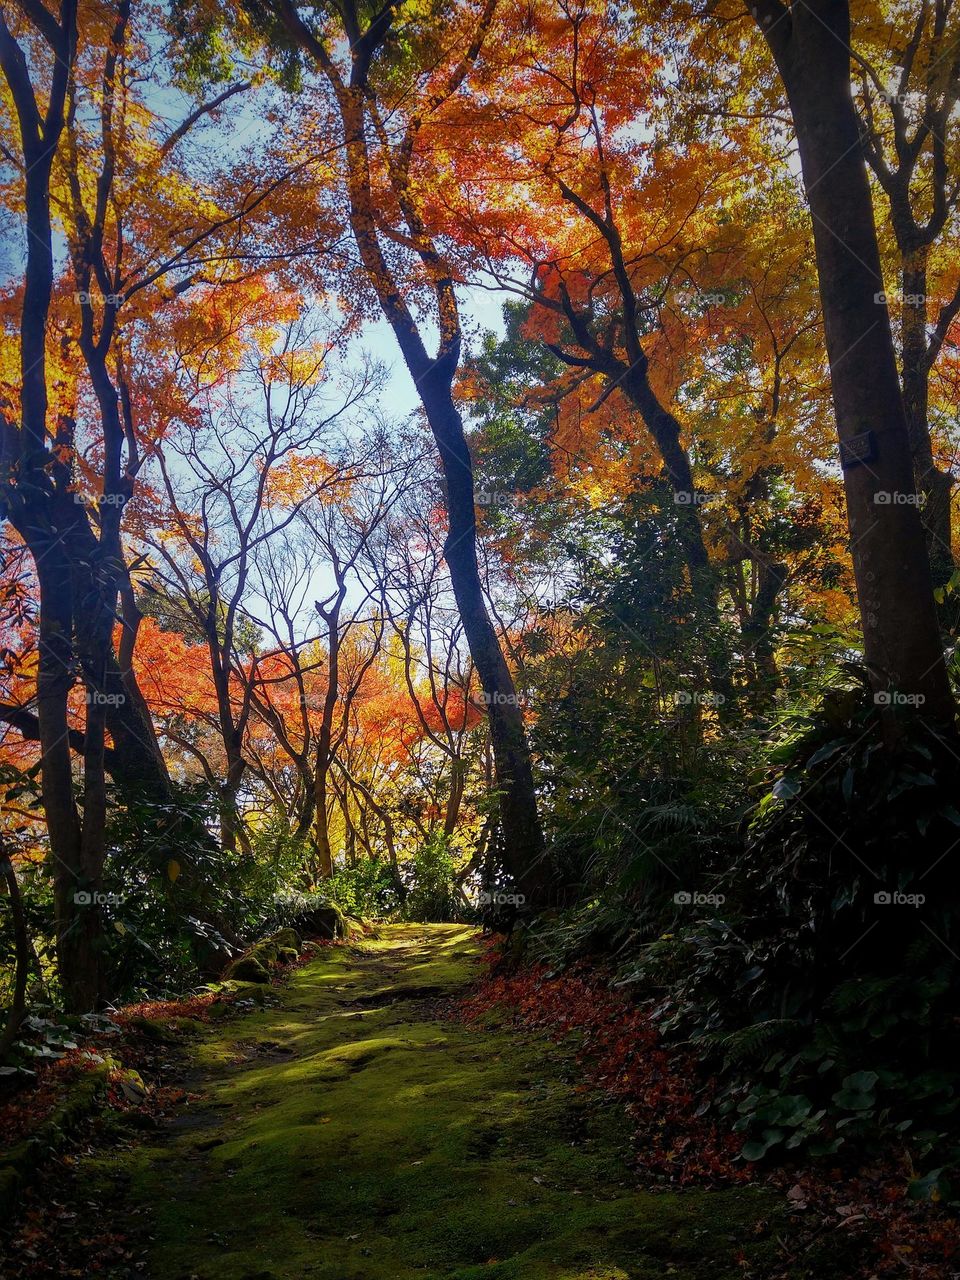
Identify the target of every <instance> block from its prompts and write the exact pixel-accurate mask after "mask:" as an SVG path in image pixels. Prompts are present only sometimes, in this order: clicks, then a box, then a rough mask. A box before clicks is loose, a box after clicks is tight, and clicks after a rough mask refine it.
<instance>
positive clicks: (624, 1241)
mask: <svg viewBox="0 0 960 1280" xmlns="http://www.w3.org/2000/svg"><path fill="white" fill-rule="evenodd" d="M477 953H478V945H477V942H476V939H475V937H474V935H473V933H472V932H471V931H470V930H469V929H466V928H462V927H459V926H455V925H432V926H419V925H396V926H391V927H389V928H385V929H384V930H383V931H382V933H381V936H380V937H379V938H378V939H375V940H373V939H367V940H364V941H363V943H362V944H360V945H356V946H349V947H346V946H345V947H336V948H333V947H332V948H326V949H324V950H323V951H322V952H321V953H319V955H318V957H317V959H315V960H314V961H313V962H311V963H310V964H308V965H307V966H305V967H304V968H302V969H299V970H297V971H296V972H295V973H294V975H293V977H292V980H291V981H290V983H289V985H288V986H286V987H285V988H284V989H283V990H282V991H281V992H280V999H281V1004H280V1005H279V1007H266V1008H264V1009H260V1010H257V1011H256V1012H253V1013H251V1014H249V1015H247V1016H245V1017H243V1018H242V1019H240V1020H238V1021H232V1022H229V1023H226V1024H221V1025H219V1026H212V1027H208V1028H207V1029H206V1030H205V1032H204V1035H203V1038H202V1039H201V1040H200V1041H199V1042H198V1047H197V1050H196V1052H197V1059H198V1060H197V1070H198V1072H199V1075H198V1077H197V1080H196V1082H195V1083H191V1086H190V1087H191V1088H192V1089H196V1090H197V1091H198V1092H199V1093H200V1095H201V1096H200V1099H199V1100H198V1101H197V1102H195V1103H193V1104H192V1105H191V1106H190V1107H189V1108H188V1109H187V1113H186V1114H185V1115H184V1116H183V1117H181V1119H180V1121H179V1123H178V1124H177V1125H176V1126H175V1127H174V1129H173V1131H172V1133H170V1134H167V1135H165V1136H163V1137H160V1138H156V1139H151V1140H150V1141H148V1143H147V1145H140V1146H136V1147H134V1148H133V1149H132V1150H129V1151H126V1152H121V1153H117V1152H116V1151H114V1152H112V1153H107V1154H104V1155H103V1156H102V1157H100V1158H99V1160H100V1163H99V1168H97V1167H96V1166H95V1165H93V1164H91V1165H90V1167H89V1168H88V1170H87V1172H88V1173H89V1174H90V1176H91V1177H97V1176H99V1177H106V1178H111V1179H112V1178H114V1177H119V1178H120V1179H121V1180H122V1181H123V1182H124V1183H125V1193H124V1201H125V1203H126V1205H127V1206H128V1210H129V1211H132V1212H135V1214H136V1217H135V1218H131V1222H132V1221H138V1222H139V1221H142V1220H143V1217H144V1216H145V1217H146V1219H147V1220H148V1222H149V1228H148V1229H149V1232H150V1234H151V1235H152V1237H153V1241H152V1245H151V1250H150V1254H149V1262H148V1267H147V1273H146V1274H147V1275H148V1276H150V1277H155V1278H156V1280H161V1278H162V1280H180V1278H184V1280H186V1278H187V1277H197V1278H198V1280H256V1278H258V1277H259V1278H260V1280H268V1278H275V1280H299V1278H300V1277H314V1278H315V1280H413V1278H414V1277H417V1278H418V1280H423V1277H437V1278H439V1277H451V1278H454V1280H480V1278H481V1277H483V1278H484V1280H487V1278H489V1280H648V1278H649V1280H653V1278H654V1277H657V1278H659V1277H663V1276H671V1277H675V1278H677V1280H725V1278H726V1277H730V1278H731V1280H732V1278H733V1277H738V1278H739V1280H742V1278H743V1277H744V1276H760V1275H763V1274H764V1273H765V1272H766V1270H767V1266H768V1265H769V1264H770V1263H771V1262H772V1260H773V1257H774V1254H775V1252H776V1246H775V1242H774V1238H773V1237H774V1234H775V1232H774V1230H773V1228H772V1226H771V1225H770V1219H771V1215H772V1214H773V1213H774V1210H773V1207H772V1204H771V1199H770V1196H769V1194H767V1193H764V1192H760V1191H757V1190H755V1189H753V1188H745V1189H743V1188H741V1189H733V1190H721V1191H706V1190H704V1191H684V1192H680V1193H675V1192H667V1191H661V1192H653V1191H641V1190H637V1189H636V1179H635V1177H634V1176H633V1175H632V1174H631V1172H630V1170H629V1168H628V1166H627V1164H626V1163H625V1158H624V1157H625V1152H626V1135H625V1133H624V1130H623V1122H622V1117H621V1116H620V1114H619V1110H618V1109H617V1110H615V1109H603V1108H598V1107H597V1106H596V1105H595V1104H593V1103H591V1102H590V1101H589V1100H588V1098H587V1096H586V1095H584V1094H582V1093H579V1092H578V1091H577V1090H576V1080H575V1078H574V1071H575V1068H574V1067H573V1065H572V1062H571V1059H570V1057H569V1055H567V1054H566V1053H565V1052H564V1051H563V1050H561V1049H558V1048H557V1047H555V1046H554V1045H552V1044H550V1043H549V1042H548V1041H545V1040H543V1039H540V1038H538V1037H532V1036H528V1035H522V1034H519V1033H515V1032H509V1031H503V1030H490V1029H478V1028H473V1027H467V1026H463V1025H461V1024H460V1023H459V1022H457V1021H455V1020H450V1019H440V1018H438V1017H437V1012H436V1008H435V1005H433V1004H432V1003H431V997H435V996H436V995H437V994H440V993H452V992H455V991H456V990H457V989H458V988H460V987H462V986H464V985H465V984H466V983H468V982H469V981H470V980H471V979H473V978H474V977H475V975H476V966H475V959H476V956H477ZM118 1155H119V1165H118ZM118 1225H121V1224H118ZM123 1225H130V1224H129V1223H127V1224H123Z"/></svg>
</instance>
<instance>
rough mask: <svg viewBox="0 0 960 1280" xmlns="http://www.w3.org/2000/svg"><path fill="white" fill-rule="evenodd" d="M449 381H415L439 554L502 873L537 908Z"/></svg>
mask: <svg viewBox="0 0 960 1280" xmlns="http://www.w3.org/2000/svg"><path fill="white" fill-rule="evenodd" d="M449 378H450V374H449V373H445V372H444V371H443V370H442V369H441V370H439V371H437V370H436V368H434V370H431V372H430V373H429V374H428V375H427V377H425V378H423V379H422V380H421V383H420V394H421V397H422V399H423V404H424V408H425V409H426V412H427V419H428V421H429V423H430V426H431V429H432V430H433V434H434V438H435V439H436V441H437V444H438V446H439V449H440V460H441V464H442V466H443V473H444V476H445V478H446V488H447V512H448V515H449V529H448V532H447V538H446V542H445V543H444V556H445V558H446V561H447V566H448V568H449V569H450V581H451V583H452V585H453V594H454V597H455V598H456V602H457V609H458V610H459V613H460V618H461V620H462V622H463V630H464V634H465V635H466V637H467V643H468V645H469V646H470V656H471V657H472V658H473V661H474V664H475V666H476V668H477V672H478V674H479V676H480V683H481V685H482V686H483V694H484V702H485V703H486V707H487V714H488V717H489V720H490V737H491V741H492V743H493V757H494V771H495V781H496V787H497V790H498V792H499V795H500V821H501V825H502V829H503V845H504V863H505V870H506V872H507V874H508V875H509V876H510V877H511V879H512V880H513V881H514V884H515V885H516V888H517V890H518V891H519V892H520V893H521V894H523V896H524V898H525V899H526V904H525V905H527V906H528V907H531V908H535V907H536V906H538V905H542V903H543V901H544V899H545V897H546V895H547V893H548V876H547V868H546V865H545V861H544V845H543V833H542V831H541V829H540V820H539V817H538V815H537V801H536V791H535V789H534V782H533V765H532V762H531V758H530V748H529V745H528V743H527V736H526V732H525V730H524V725H523V712H522V709H521V706H520V699H519V697H518V695H517V691H516V686H515V685H514V683H513V677H512V675H511V674H510V668H509V667H508V666H507V663H506V660H505V658H504V656H503V653H502V651H501V649H500V642H499V640H498V639H497V633H496V631H495V630H494V627H493V624H492V623H491V621H490V617H489V614H488V613H487V606H486V601H485V599H484V595H483V586H482V584H481V581H480V570H479V567H478V563H477V517H476V508H475V507H474V486H473V461H472V459H471V456H470V450H469V448H468V446H467V441H466V437H465V435H464V431H463V422H462V420H461V418H460V413H459V411H458V409H457V407H456V405H455V404H454V401H453V395H452V393H451V391H450V384H449Z"/></svg>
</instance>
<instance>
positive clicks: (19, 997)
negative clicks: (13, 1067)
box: [0, 849, 31, 1063]
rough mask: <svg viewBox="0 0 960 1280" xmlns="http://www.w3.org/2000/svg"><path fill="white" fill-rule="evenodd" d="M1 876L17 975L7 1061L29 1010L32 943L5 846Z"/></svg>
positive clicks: (3, 1049) (2, 1046)
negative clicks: (6, 901) (7, 900)
mask: <svg viewBox="0 0 960 1280" xmlns="http://www.w3.org/2000/svg"><path fill="white" fill-rule="evenodd" d="M0 877H2V879H3V884H4V887H5V889H6V893H7V897H8V898H9V900H10V915H11V917H12V919H13V948H14V956H15V966H16V967H15V969H14V976H13V999H12V1001H11V1003H10V1011H9V1012H8V1014H7V1021H6V1024H5V1025H4V1028H3V1032H2V1034H0V1063H4V1062H5V1061H6V1058H7V1054H8V1053H9V1052H10V1046H11V1045H12V1044H13V1042H14V1040H15V1039H16V1036H17V1032H18V1031H19V1029H20V1024H21V1022H23V1019H24V1016H25V1014H26V1012H27V976H28V974H29V972H30V954H31V947H30V938H29V935H28V933H27V921H26V918H25V916H24V914H23V898H22V897H21V896H20V885H19V884H18V883H17V873H16V871H14V869H13V863H12V862H11V861H10V859H9V857H8V856H7V854H6V853H5V852H4V851H3V850H2V849H0Z"/></svg>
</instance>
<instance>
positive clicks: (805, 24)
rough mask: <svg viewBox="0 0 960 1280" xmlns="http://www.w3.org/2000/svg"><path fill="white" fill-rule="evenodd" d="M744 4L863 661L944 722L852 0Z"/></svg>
mask: <svg viewBox="0 0 960 1280" xmlns="http://www.w3.org/2000/svg"><path fill="white" fill-rule="evenodd" d="M751 12H752V13H753V14H754V16H755V17H756V18H757V21H758V23H759V25H760V28H761V30H762V31H764V33H765V36H766V38H767V41H768V43H769V45H770V48H771V50H772V52H773V55H774V57H775V59H776V62H777V66H778V68H779V70H780V74H781V76H782V78H783V82H784V85H785V87H786V91H787V96H788V98H789V102H790V107H791V111H792V113H793V120H794V126H795V130H796V136H797V142H798V146H799V150H800V160H801V165H802V169H803V179H804V184H805V186H806V191H807V199H808V202H809V206H810V212H811V215H812V218H813V233H814V242H815V246H816V256H817V267H818V272H819V280H820V297H821V302H822V306H823V316H824V325H825V329H826V340H827V355H828V358H829V362H830V374H831V381H832V387H833V400H834V407H835V410H836V418H837V434H838V436H839V439H840V447H841V461H842V463H843V466H844V473H843V474H844V486H845V490H846V498H847V518H848V523H849V528H850V536H851V552H852V556H853V567H854V574H855V577H856V584H857V595H858V600H859V606H860V615H861V619H862V625H863V638H864V655H865V661H866V664H867V667H868V670H869V672H870V678H871V680H872V682H873V684H874V688H875V689H876V690H877V691H882V690H886V689H888V688H891V687H892V688H894V689H896V690H897V691H899V692H901V693H903V694H906V695H910V696H911V697H913V698H915V699H917V700H918V702H919V706H920V710H921V712H922V714H924V715H926V716H927V717H929V718H931V719H933V720H939V721H942V722H945V723H948V722H949V723H952V722H953V718H954V713H955V708H954V703H953V698H952V696H951V692H950V686H949V683H948V680H947V674H946V668H945V665H944V660H943V651H942V647H941V642H940V633H939V628H938V624H937V616H936V610H935V608H934V600H933V588H932V583H931V577H930V565H929V561H928V558H927V551H926V545H925V539H924V532H923V527H922V524H921V520H920V515H919V512H918V510H917V507H916V505H914V504H912V503H910V502H909V500H908V499H909V496H910V495H912V494H913V493H914V490H915V481H914V475H913V463H912V458H911V454H910V445H909V440H908V436H907V420H906V414H905V412H904V407H903V398H902V395H901V389H900V382H899V377H898V373H897V364H896V356H895V353H894V347H893V339H892V336H891V331H890V322H889V315H888V312H887V309H886V305H885V303H884V301H883V299H882V297H881V296H880V295H881V294H882V291H883V277H882V273H881V268H880V254H879V249H878V245H877V237H876V230H875V227H874V218H873V204H872V199H871V195H870V187H869V184H868V181H867V174H866V169H865V164H864V159H863V153H862V150H861V146H860V135H859V127H858V121H857V115H856V111H855V108H854V103H853V97H852V94H851V88H850V52H849V49H850V45H849V35H850V23H849V7H848V5H847V3H846V2H845V0H809V2H808V3H805V4H793V5H791V6H790V7H789V10H788V9H786V8H785V7H784V6H783V5H781V4H780V3H778V2H777V0H764V3H762V4H757V5H754V6H752V8H751ZM920 700H922V701H920Z"/></svg>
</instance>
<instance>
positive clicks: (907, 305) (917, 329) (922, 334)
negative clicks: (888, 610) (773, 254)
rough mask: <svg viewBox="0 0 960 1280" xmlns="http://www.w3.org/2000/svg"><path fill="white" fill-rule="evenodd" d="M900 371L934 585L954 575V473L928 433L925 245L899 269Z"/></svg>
mask: <svg viewBox="0 0 960 1280" xmlns="http://www.w3.org/2000/svg"><path fill="white" fill-rule="evenodd" d="M901 290H902V292H901V302H900V326H901V339H900V341H901V361H902V368H901V375H902V378H903V407H904V411H905V412H906V415H907V431H908V434H909V439H910V450H911V453H912V455H913V469H914V475H915V477H916V488H917V493H919V494H920V495H921V497H922V499H923V507H922V508H921V511H922V518H923V527H924V531H925V533H926V537H927V553H928V555H929V557H930V574H931V577H932V579H933V585H934V587H943V586H945V585H946V584H947V583H948V582H949V581H950V579H951V578H952V577H953V571H954V568H955V563H954V557H953V542H952V529H951V520H950V491H951V489H952V487H953V479H952V477H951V476H950V475H949V473H947V472H944V471H941V470H940V468H939V467H938V466H937V464H936V462H935V460H934V457H933V442H932V440H931V439H930V418H929V394H930V368H929V365H930V357H929V353H928V348H927V250H926V249H925V248H922V249H918V250H917V251H916V252H915V253H912V254H908V255H905V257H904V261H903V270H902V273H901Z"/></svg>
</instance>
